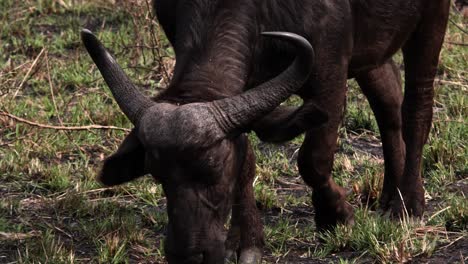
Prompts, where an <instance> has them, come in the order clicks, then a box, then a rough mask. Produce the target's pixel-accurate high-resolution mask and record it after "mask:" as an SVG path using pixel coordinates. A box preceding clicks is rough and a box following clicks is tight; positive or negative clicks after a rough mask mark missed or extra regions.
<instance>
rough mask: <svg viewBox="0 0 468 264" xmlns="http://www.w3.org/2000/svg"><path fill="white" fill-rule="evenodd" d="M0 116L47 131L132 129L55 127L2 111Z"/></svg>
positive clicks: (120, 128) (97, 126)
mask: <svg viewBox="0 0 468 264" xmlns="http://www.w3.org/2000/svg"><path fill="white" fill-rule="evenodd" d="M0 116H5V117H8V118H10V119H13V120H15V121H17V122H20V123H24V124H28V125H31V126H35V127H39V128H45V129H54V130H91V129H112V130H121V131H127V132H129V131H130V129H128V128H123V127H116V126H102V125H89V126H54V125H47V124H40V123H36V122H33V121H30V120H27V119H24V118H21V117H18V116H15V115H12V114H10V113H7V112H4V111H0Z"/></svg>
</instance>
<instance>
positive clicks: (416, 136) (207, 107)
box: [84, 0, 450, 263]
mask: <svg viewBox="0 0 468 264" xmlns="http://www.w3.org/2000/svg"><path fill="white" fill-rule="evenodd" d="M449 6H450V0H393V1H388V0H348V1H343V0H235V1H233V0H155V1H153V7H154V9H155V12H156V15H157V18H158V20H159V22H160V24H161V26H162V28H163V29H164V31H165V33H166V35H167V37H168V39H169V41H170V43H171V44H172V46H173V47H174V50H175V54H176V65H175V70H174V76H173V79H172V81H171V83H170V85H169V87H168V88H167V89H166V90H165V91H164V92H162V93H161V94H160V95H158V96H157V98H155V101H151V100H148V99H145V98H144V97H142V96H141V95H140V94H139V93H138V92H137V90H136V89H135V88H133V87H132V85H131V84H130V81H129V80H128V79H127V78H125V77H122V76H124V75H123V73H122V71H121V70H120V69H119V68H118V67H117V65H116V64H115V62H114V61H113V59H112V58H111V57H110V56H109V55H107V53H106V52H105V51H104V50H103V49H102V48H100V46H99V45H98V44H97V43H96V41H95V40H94V39H93V38H92V37H91V36H90V35H89V34H88V33H86V32H85V33H84V38H85V42H88V43H89V45H88V50H90V52H91V54H92V55H93V53H94V55H93V58H95V61H96V63H97V64H98V67H99V68H100V70H101V72H103V75H104V77H105V79H106V81H107V82H108V84H109V86H110V87H111V89H113V90H115V89H116V88H112V87H117V89H118V90H121V94H120V93H119V92H115V91H114V94H115V97H116V100H117V101H118V102H119V105H120V106H121V108H122V110H123V111H124V113H126V114H127V116H128V117H129V118H130V120H132V122H133V123H134V124H135V126H136V129H135V130H134V131H133V132H132V133H130V135H129V136H128V137H127V139H126V140H125V141H124V142H123V144H122V146H121V148H120V149H119V150H118V151H117V153H116V154H114V155H113V156H111V157H109V158H108V159H107V160H106V162H105V164H104V168H103V171H102V173H101V181H102V182H103V183H105V184H108V185H113V184H119V183H122V182H125V181H128V180H131V179H132V178H135V177H136V176H139V175H143V174H144V173H145V172H151V173H152V174H153V175H155V174H156V175H158V176H160V181H161V182H162V184H163V187H164V190H165V193H166V195H167V198H168V213H169V226H168V237H167V243H166V256H167V259H168V261H169V262H172V263H199V262H202V263H220V262H221V259H222V257H223V256H224V254H225V253H224V252H225V250H224V249H225V247H224V246H223V241H224V238H223V237H222V235H221V234H222V232H221V231H220V230H222V223H223V221H224V220H225V219H226V215H227V213H228V210H229V208H230V205H231V203H230V202H231V200H230V199H231V196H234V197H233V199H234V204H233V205H232V210H233V213H232V215H233V217H232V221H231V223H232V228H231V230H230V232H229V234H228V239H227V241H226V247H227V250H236V249H237V244H238V240H239V239H240V244H239V250H240V253H241V255H240V256H241V259H240V260H241V262H243V263H256V262H257V261H259V260H260V257H261V248H262V245H263V238H262V237H263V235H262V228H261V223H260V220H259V218H258V213H257V212H256V209H255V205H254V202H253V197H252V188H251V182H252V174H253V173H254V164H253V161H254V157H253V155H252V151H251V149H250V147H249V146H248V142H247V140H246V139H245V137H244V136H242V135H241V133H242V132H245V131H248V130H254V131H255V132H256V133H257V135H258V136H259V137H260V138H261V139H262V140H264V141H272V142H279V141H284V140H288V139H291V138H293V137H295V136H296V135H298V134H299V133H301V132H303V131H306V137H305V141H304V143H303V145H302V147H301V149H300V152H299V157H298V166H299V172H300V174H301V176H302V178H303V179H304V181H305V182H306V184H308V185H309V186H311V187H312V189H313V193H312V202H313V205H314V207H315V221H316V225H317V227H318V229H327V228H330V227H333V226H335V225H336V224H337V223H343V224H350V223H352V222H353V209H352V207H351V206H350V205H349V204H348V203H347V202H346V199H345V191H344V189H343V188H342V187H340V186H338V185H337V184H336V183H335V182H334V181H333V179H332V178H331V170H332V166H333V157H334V153H335V149H336V142H337V135H338V132H337V131H338V126H339V124H340V121H341V119H342V115H343V110H344V105H345V96H346V82H347V79H349V78H355V79H356V80H357V82H358V83H359V85H360V87H361V89H362V91H363V93H364V94H365V95H366V96H367V98H368V100H369V102H370V104H371V107H372V109H373V111H374V114H375V116H376V119H377V123H378V126H379V130H380V133H381V138H382V144H383V151H384V158H385V179H384V186H383V190H382V196H381V198H380V205H381V207H382V208H383V209H384V210H386V211H389V212H391V213H392V214H393V215H395V216H400V215H401V214H402V213H403V211H404V210H405V209H406V211H407V212H408V213H409V214H410V215H413V216H421V215H422V213H423V211H424V189H423V185H422V178H421V162H422V160H421V156H422V150H423V146H424V144H425V142H426V140H427V137H428V133H429V130H430V127H431V119H432V105H433V96H434V89H433V81H434V77H435V74H436V71H437V64H438V58H439V53H440V49H441V46H442V42H443V39H444V34H445V30H446V24H447V20H448V15H449ZM265 31H272V32H274V31H282V32H292V33H295V34H298V35H300V36H303V37H305V38H306V39H307V40H308V41H309V42H310V43H311V44H312V46H313V47H314V54H313V53H312V52H311V51H310V49H309V48H305V46H307V45H305V44H304V42H303V41H299V42H298V41H297V40H298V38H297V37H296V36H295V35H290V34H280V36H289V37H287V38H288V39H290V40H291V39H292V40H293V41H290V42H285V41H281V40H279V39H270V38H265V37H260V32H265ZM278 34H279V33H275V36H278ZM88 37H89V39H88V40H87V41H86V39H87V38H88ZM283 38H284V37H283ZM298 43H299V44H298ZM400 49H402V51H403V57H404V64H405V93H404V95H403V92H402V85H401V77H400V74H399V70H398V69H397V68H396V66H395V64H394V62H393V61H392V56H393V55H394V54H395V53H396V52H397V51H398V50H400ZM93 50H94V51H93ZM298 52H299V56H298V57H296V59H295V54H298ZM312 57H313V58H314V60H313V61H312ZM293 61H294V62H293ZM307 62H309V64H308V63H307ZM298 67H299V68H300V67H303V69H298ZM285 68H287V69H286V70H285ZM309 70H310V71H311V74H310V75H309V74H308V73H309ZM277 75H279V76H280V77H276V78H274V77H275V76H277ZM106 76H107V77H106ZM305 76H308V77H307V78H306V80H305V79H304V78H305ZM272 78H274V79H272ZM298 86H300V88H299V89H297V87H298ZM119 87H120V88H119ZM252 87H255V88H252ZM251 88H252V89H251ZM245 91H247V92H245ZM278 91H281V96H279V95H278V93H279V92H278ZM291 92H294V93H296V94H297V95H299V96H300V97H301V98H302V99H303V100H304V104H303V105H302V106H301V107H300V108H297V109H295V108H286V107H277V106H278V104H279V103H280V102H281V101H282V100H284V99H285V98H286V97H287V96H288V95H289V93H291ZM155 102H157V103H155ZM127 104H128V105H130V106H127ZM275 107H277V108H276V109H274V108H275ZM324 112H325V113H324ZM326 120H327V122H326V123H325V124H323V123H324V121H326ZM156 172H157V173H156ZM156 175H155V176H156ZM236 177H237V178H236ZM234 182H235V183H234ZM234 184H236V185H234ZM234 186H236V187H234ZM234 188H235V189H236V190H234V191H233V189H234ZM231 194H232V195H231ZM188 222H190V224H189V225H188V224H187V223H188ZM239 232H240V233H239ZM200 256H202V257H203V258H201V257H200Z"/></svg>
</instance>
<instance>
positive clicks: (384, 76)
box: [356, 61, 405, 211]
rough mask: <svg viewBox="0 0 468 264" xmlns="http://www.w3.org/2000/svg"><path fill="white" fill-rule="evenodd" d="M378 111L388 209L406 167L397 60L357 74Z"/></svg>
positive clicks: (383, 196) (382, 200) (383, 202)
mask: <svg viewBox="0 0 468 264" xmlns="http://www.w3.org/2000/svg"><path fill="white" fill-rule="evenodd" d="M356 80H357V82H358V83H359V86H360V87H361V89H362V91H363V92H364V94H365V95H366V97H367V99H368V101H369V103H370V106H371V108H372V111H373V112H374V115H375V118H376V120H377V124H378V126H379V130H380V136H381V138H382V147H383V154H384V160H385V175H384V183H383V188H382V194H381V196H380V206H381V208H382V209H383V210H384V211H386V210H388V209H389V206H390V205H389V203H390V201H391V200H392V199H393V196H394V195H395V194H396V193H397V188H398V187H399V185H398V184H399V182H400V180H401V176H402V175H403V170H404V167H405V143H404V141H403V136H402V121H401V104H402V102H403V91H402V87H401V76H400V71H399V69H398V68H397V67H396V65H395V63H394V62H393V61H389V62H387V63H386V64H384V65H382V66H380V67H379V68H376V69H373V70H371V71H369V72H366V73H363V74H359V75H358V76H356Z"/></svg>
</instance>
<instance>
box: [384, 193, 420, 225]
mask: <svg viewBox="0 0 468 264" xmlns="http://www.w3.org/2000/svg"><path fill="white" fill-rule="evenodd" d="M424 207H425V201H424V191H421V192H407V193H405V194H402V195H400V193H398V194H396V195H394V196H393V199H392V200H391V201H390V208H389V210H390V215H391V216H392V218H395V219H402V218H404V217H405V216H409V217H417V218H420V217H422V215H423V213H424Z"/></svg>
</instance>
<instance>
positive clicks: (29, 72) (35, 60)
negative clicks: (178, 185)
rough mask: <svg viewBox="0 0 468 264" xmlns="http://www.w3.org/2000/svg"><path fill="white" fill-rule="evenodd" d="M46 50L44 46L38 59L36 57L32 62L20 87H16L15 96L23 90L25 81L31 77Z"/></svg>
mask: <svg viewBox="0 0 468 264" xmlns="http://www.w3.org/2000/svg"><path fill="white" fill-rule="evenodd" d="M44 51H45V48H42V50H41V52H39V54H38V55H37V57H36V59H34V61H33V63H32V64H31V67H29V70H28V72H27V73H26V75H25V76H24V78H23V80H22V81H21V83H20V85H19V86H18V89H16V92H15V94H14V95H13V98H15V97H16V96H17V95H18V92H19V91H20V90H21V88H23V85H24V83H25V82H26V81H27V80H28V79H29V75H30V74H31V71H32V69H33V68H34V67H35V66H36V64H37V62H38V61H39V58H40V57H41V55H42V53H44Z"/></svg>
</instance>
